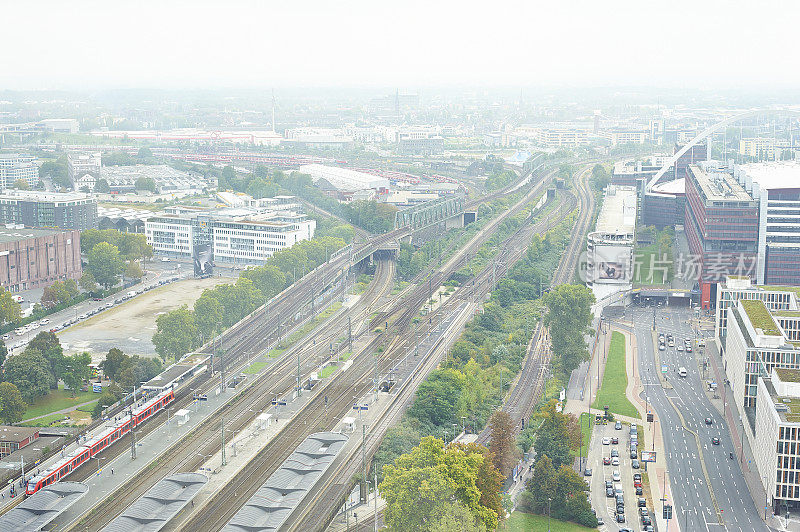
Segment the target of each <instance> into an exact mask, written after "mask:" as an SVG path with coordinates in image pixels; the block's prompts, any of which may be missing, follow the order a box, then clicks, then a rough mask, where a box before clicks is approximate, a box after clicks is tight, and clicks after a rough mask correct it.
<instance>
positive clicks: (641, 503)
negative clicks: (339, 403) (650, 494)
mask: <svg viewBox="0 0 800 532" xmlns="http://www.w3.org/2000/svg"><path fill="white" fill-rule="evenodd" d="M636 504H637V506H639V508H644V507H645V506H647V499H645V498H644V497H639V500H638V501H636Z"/></svg>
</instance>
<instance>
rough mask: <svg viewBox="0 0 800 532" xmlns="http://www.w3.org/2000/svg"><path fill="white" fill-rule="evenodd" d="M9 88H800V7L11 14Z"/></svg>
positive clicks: (238, 3)
mask: <svg viewBox="0 0 800 532" xmlns="http://www.w3.org/2000/svg"><path fill="white" fill-rule="evenodd" d="M0 13H2V16H3V19H4V20H5V22H4V23H3V25H2V27H3V30H2V37H3V41H4V45H3V47H2V53H0V88H10V89H59V88H67V89H93V88H109V87H154V88H158V87H165V88H184V87H185V88H198V87H252V88H266V87H302V86H312V87H326V86H345V87H362V86H387V85H388V86H400V87H409V88H411V87H420V86H436V85H462V84H469V85H473V86H550V85H572V86H581V85H588V86H596V85H612V86H613V85H654V86H664V85H667V86H673V87H687V88H691V87H703V88H714V87H717V86H719V87H729V86H732V85H733V86H754V85H756V86H765V87H769V86H771V85H776V84H777V85H782V86H795V85H797V86H800V69H798V68H797V58H796V52H797V49H798V33H797V31H798V20H800V17H798V15H800V2H794V1H789V0H787V1H776V0H748V1H742V0H727V1H716V0H690V1H686V0H659V1H658V2H651V1H649V0H624V1H615V0H605V1H601V0H590V1H578V0H576V1H570V0H553V1H552V2H540V1H536V0H528V1H525V2H504V1H502V0H500V1H487V0H481V1H470V0H461V1H458V2H451V1H438V0H423V1H417V0H410V1H409V0H402V1H398V0H369V1H349V2H348V1H338V2H337V1H333V0H331V1H305V2H303V1H301V0H294V1H285V0H276V1H268V0H264V1H260V2H257V1H246V0H227V1H224V0H219V1H215V2H211V1H208V0H195V1H177V0H176V1H170V0H158V1H150V0H137V1H135V2H130V1H121V0H104V1H97V2H94V1H91V2H90V1H82V0H73V1H71V2H64V1H62V0H59V1H52V2H51V1H38V2H37V1H35V0H31V1H22V0H19V1H10V0H4V1H3V5H2V8H0Z"/></svg>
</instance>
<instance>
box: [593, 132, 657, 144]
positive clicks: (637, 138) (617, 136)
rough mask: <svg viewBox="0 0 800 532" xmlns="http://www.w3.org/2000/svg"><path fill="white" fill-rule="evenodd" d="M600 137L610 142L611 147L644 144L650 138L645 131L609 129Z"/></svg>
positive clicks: (648, 133)
mask: <svg viewBox="0 0 800 532" xmlns="http://www.w3.org/2000/svg"><path fill="white" fill-rule="evenodd" d="M602 136H603V138H605V139H606V140H608V141H609V142H611V145H612V146H618V145H620V144H644V143H645V142H646V141H647V140H648V139H649V138H650V132H649V131H648V130H646V129H630V128H611V129H606V130H604V131H603V132H602Z"/></svg>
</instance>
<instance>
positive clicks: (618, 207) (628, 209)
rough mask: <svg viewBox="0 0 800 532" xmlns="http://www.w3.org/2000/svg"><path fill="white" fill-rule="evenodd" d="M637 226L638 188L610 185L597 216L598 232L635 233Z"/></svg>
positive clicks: (596, 227)
mask: <svg viewBox="0 0 800 532" xmlns="http://www.w3.org/2000/svg"><path fill="white" fill-rule="evenodd" d="M635 227H636V188H634V187H622V186H615V185H609V186H608V187H607V188H606V193H605V195H604V197H603V207H602V209H601V210H600V215H599V216H598V217H597V224H596V226H595V231H596V232H603V233H622V234H627V233H633V231H634V229H635Z"/></svg>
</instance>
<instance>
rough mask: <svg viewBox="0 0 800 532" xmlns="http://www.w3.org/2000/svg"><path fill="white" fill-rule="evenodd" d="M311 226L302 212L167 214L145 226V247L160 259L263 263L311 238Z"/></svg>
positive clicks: (182, 211)
mask: <svg viewBox="0 0 800 532" xmlns="http://www.w3.org/2000/svg"><path fill="white" fill-rule="evenodd" d="M315 229H316V221H315V220H312V219H309V218H308V217H307V216H306V215H305V214H303V213H297V212H291V211H271V210H267V211H264V210H258V209H248V208H238V209H219V210H206V209H186V208H182V209H180V210H177V211H176V210H170V211H167V212H166V213H165V214H163V215H158V216H152V217H151V218H149V219H148V220H147V221H146V222H145V236H146V238H147V243H148V244H150V245H151V246H153V251H154V252H155V253H156V254H158V255H161V256H164V257H175V258H181V259H192V258H194V257H196V256H197V255H199V254H201V253H207V252H210V253H211V258H212V260H214V261H215V262H222V263H229V264H234V265H242V266H244V265H249V264H263V263H264V261H266V260H267V259H268V258H269V257H271V256H272V254H273V253H275V252H276V251H279V250H281V249H285V248H288V247H291V246H293V245H294V244H296V243H297V242H300V241H302V240H310V239H311V238H313V237H314V230H315Z"/></svg>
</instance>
